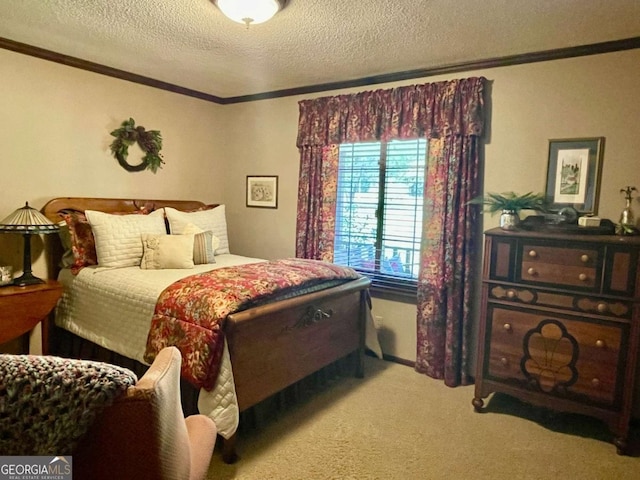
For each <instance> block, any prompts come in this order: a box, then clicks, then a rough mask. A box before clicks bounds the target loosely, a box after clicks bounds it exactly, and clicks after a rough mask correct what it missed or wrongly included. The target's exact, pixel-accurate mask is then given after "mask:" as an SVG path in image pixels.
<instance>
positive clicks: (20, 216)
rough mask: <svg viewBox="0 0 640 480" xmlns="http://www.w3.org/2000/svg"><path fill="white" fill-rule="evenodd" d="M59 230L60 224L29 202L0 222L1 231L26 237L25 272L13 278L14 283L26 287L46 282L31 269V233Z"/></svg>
mask: <svg viewBox="0 0 640 480" xmlns="http://www.w3.org/2000/svg"><path fill="white" fill-rule="evenodd" d="M57 231H58V226H57V225H56V224H55V223H53V222H51V221H50V220H49V219H48V218H47V217H45V216H44V215H43V214H41V213H40V212H39V211H38V210H36V209H35V208H33V207H30V206H29V202H27V203H26V204H25V206H24V207H22V208H19V209H18V210H16V211H15V212H13V213H12V214H11V215H9V216H8V217H6V218H5V219H3V220H2V221H1V222H0V233H20V234H22V236H23V237H24V252H23V262H22V263H23V273H22V275H21V276H19V277H18V278H15V279H14V280H13V284H14V285H18V286H20V287H25V286H27V285H34V284H37V283H44V280H42V279H40V278H38V277H36V276H34V275H33V273H32V271H31V235H34V234H39V233H54V232H57Z"/></svg>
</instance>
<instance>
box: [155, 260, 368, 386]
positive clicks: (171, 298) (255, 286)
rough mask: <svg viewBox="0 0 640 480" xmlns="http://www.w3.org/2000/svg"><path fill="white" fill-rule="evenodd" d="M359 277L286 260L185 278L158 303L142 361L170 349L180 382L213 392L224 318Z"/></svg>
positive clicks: (314, 263)
mask: <svg viewBox="0 0 640 480" xmlns="http://www.w3.org/2000/svg"><path fill="white" fill-rule="evenodd" d="M359 277H360V275H359V274H358V273H356V272H355V270H353V269H351V268H349V267H342V266H339V265H334V264H332V263H327V262H322V261H319V260H304V259H299V258H288V259H282V260H272V261H268V262H260V263H251V264H245V265H237V266H234V267H225V268H218V269H215V270H212V271H210V272H205V273H201V274H196V275H191V276H189V277H186V278H183V279H181V280H178V281H177V282H175V283H174V284H172V285H170V286H169V287H167V288H166V289H165V290H164V291H163V292H162V293H161V294H160V297H159V298H158V302H157V304H156V308H155V313H154V315H153V318H152V320H151V328H150V330H149V336H148V338H147V348H146V352H145V356H144V358H145V361H147V362H149V363H151V362H153V359H154V358H155V356H156V355H157V354H158V352H160V350H162V349H163V348H165V347H167V346H170V345H174V346H176V347H178V349H179V350H180V352H181V353H182V370H181V373H182V376H183V377H184V378H186V379H187V380H188V381H189V382H191V383H192V384H193V385H195V386H196V387H198V388H204V389H206V390H211V389H212V388H213V386H214V385H215V381H216V378H217V377H218V372H219V371H220V359H221V357H222V351H223V345H224V343H223V340H224V321H225V319H226V317H227V315H229V314H232V313H236V312H239V311H242V310H246V309H248V308H251V307H254V306H256V305H261V304H264V303H267V302H272V301H275V300H280V299H282V298H290V297H292V296H295V295H302V294H304V293H308V292H309V291H310V290H309V289H322V288H327V287H329V286H335V285H337V284H339V283H345V282H348V281H351V280H354V279H356V278H359Z"/></svg>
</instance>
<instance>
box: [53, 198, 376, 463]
mask: <svg viewBox="0 0 640 480" xmlns="http://www.w3.org/2000/svg"><path fill="white" fill-rule="evenodd" d="M42 211H43V213H44V214H45V215H46V216H47V217H48V218H49V219H51V220H52V221H54V222H60V225H65V223H68V220H69V215H76V216H77V215H79V216H83V215H84V216H87V217H89V216H91V218H92V220H94V223H92V225H91V227H90V228H93V231H94V233H96V237H95V241H96V246H95V247H96V249H97V250H99V253H101V254H102V258H107V256H106V253H105V252H106V251H107V248H108V247H109V245H111V244H112V243H114V241H111V242H106V239H105V238H104V235H103V232H102V230H99V229H100V228H102V225H101V224H100V222H99V221H98V220H96V219H103V218H105V216H104V214H108V215H107V216H106V218H107V219H108V220H109V222H111V221H112V220H115V221H116V223H117V224H118V225H119V224H120V223H118V222H127V221H131V222H133V223H135V224H136V225H137V224H138V223H143V222H147V221H148V222H153V225H154V228H155V226H156V225H157V221H156V220H154V219H152V217H154V216H155V217H161V218H162V221H163V225H164V226H165V227H166V228H167V229H169V228H170V227H172V226H176V225H178V223H175V222H174V223H171V222H172V221H174V220H175V218H178V219H180V221H182V220H184V219H186V220H185V221H188V220H191V219H200V218H212V215H214V214H215V215H217V217H216V218H218V219H221V220H220V222H218V223H215V225H214V227H212V229H213V230H216V229H217V231H216V232H215V233H216V235H214V236H213V237H206V242H205V244H206V245H207V246H208V245H209V242H210V241H211V238H213V239H214V248H216V247H217V248H216V250H215V260H214V261H215V263H214V264H211V263H206V262H205V263H200V264H196V265H193V267H192V268H184V269H182V268H174V265H173V264H172V263H171V262H173V260H170V261H169V267H167V268H151V269H144V268H141V267H140V266H135V265H128V264H121V263H119V262H122V258H123V257H124V256H126V255H125V254H124V253H123V252H127V251H128V250H127V248H124V247H122V248H116V249H113V251H112V252H111V254H112V255H113V257H112V258H113V259H115V260H113V262H115V263H112V264H109V263H108V262H106V261H105V265H108V266H107V267H105V266H103V265H102V264H89V265H83V268H75V267H77V265H76V264H72V268H68V266H69V263H70V262H68V263H67V264H66V265H67V268H59V265H61V261H62V260H61V259H62V258H63V257H64V256H67V257H68V256H69V252H68V251H66V250H68V249H69V245H65V246H64V247H63V245H62V243H66V242H60V240H59V239H48V240H49V242H50V244H49V245H48V250H49V251H50V252H51V255H50V256H49V259H50V268H51V270H52V272H53V274H52V276H54V277H55V278H58V279H59V280H60V281H61V282H62V283H63V285H64V294H63V297H62V299H61V301H60V302H59V305H58V307H57V309H56V316H55V325H54V326H53V327H52V329H53V330H54V331H55V330H57V331H59V332H64V334H65V335H67V337H68V336H69V335H70V336H71V337H72V338H79V339H82V340H83V341H88V342H89V344H92V345H93V346H94V347H96V348H98V349H99V351H110V352H112V353H114V354H115V355H114V356H113V357H110V361H113V362H114V363H116V360H114V359H119V360H122V362H121V361H119V360H118V361H117V363H120V364H122V363H125V361H126V363H125V365H124V366H130V365H131V363H130V362H133V364H134V365H138V366H140V365H141V366H144V365H149V364H150V363H151V361H152V358H153V357H152V356H149V355H150V352H149V349H150V348H151V347H150V345H153V344H154V342H152V341H151V338H152V331H153V330H154V325H155V322H156V320H157V319H158V318H163V317H162V315H161V314H162V312H161V310H160V309H159V307H160V304H161V298H164V297H166V295H167V292H168V291H170V290H171V288H172V287H174V286H176V285H178V284H180V285H182V287H181V288H182V289H183V290H185V289H186V290H189V289H190V288H191V287H190V286H189V288H187V287H185V286H184V285H190V284H186V283H185V282H187V279H186V278H185V277H192V276H194V277H198V278H199V277H200V274H201V273H202V274H203V275H202V276H203V277H205V276H207V275H209V273H205V272H210V271H211V272H212V273H211V275H214V273H213V271H214V270H217V269H220V270H219V271H217V272H216V273H215V275H218V274H219V273H220V272H223V271H224V272H233V274H234V275H235V274H236V272H239V271H241V269H243V268H245V266H249V267H251V268H257V267H260V268H262V269H263V270H264V269H265V268H267V263H277V262H281V261H279V260H278V261H270V262H267V261H265V260H263V259H255V258H248V257H242V256H238V255H234V254H231V253H230V251H229V250H228V239H227V238H226V219H225V218H224V206H223V205H221V206H216V205H205V204H204V203H203V202H199V201H184V200H179V201H171V200H135V199H109V198H78V197H75V198H74V197H61V198H55V199H52V200H50V201H49V202H48V203H47V204H46V205H45V206H44V207H43V209H42ZM94 212H99V213H100V215H101V216H100V217H99V216H98V214H96V213H94ZM201 212H209V213H201ZM218 212H219V213H218ZM140 213H143V214H145V215H144V217H145V218H144V219H142V218H139V219H138V218H134V216H133V215H134V214H140ZM116 214H117V215H118V216H121V217H122V220H120V219H115V218H113V217H115V216H116ZM170 215H172V216H171V218H169V216H170ZM205 216H206V217H205ZM147 217H148V220H147ZM65 220H66V222H65ZM195 223H198V222H195ZM187 225H188V226H184V225H183V227H184V228H185V229H186V228H189V227H193V226H194V225H193V224H191V223H188V224H187ZM144 228H146V227H144ZM185 232H186V230H185V231H184V232H183V233H185ZM196 232H197V233H195V234H193V233H192V236H191V237H190V238H192V239H193V238H198V237H202V235H204V233H207V234H209V233H210V231H207V232H203V231H202V229H201V228H200V229H199V230H196ZM177 233H180V232H177ZM164 234H165V235H166V231H165V232H164ZM194 235H195V236H194ZM184 236H186V235H184ZM50 237H52V236H50ZM171 237H181V235H171ZM60 238H63V236H62V235H61V237H60ZM107 238H108V237H107ZM144 238H145V239H146V238H147V237H146V236H145V237H144ZM153 238H156V240H157V238H158V237H156V236H154V237H153ZM160 239H161V240H163V241H164V240H165V239H166V237H164V236H161V238H160ZM221 239H222V240H221ZM169 240H176V241H177V240H180V241H183V240H184V239H182V238H180V239H177V238H175V239H173V238H172V239H169ZM216 240H217V243H215V241H216ZM116 243H117V242H116ZM105 245H107V247H105ZM123 245H124V244H123ZM147 246H149V250H147V249H146V247H147ZM98 247H100V248H98ZM151 248H152V247H151V243H150V241H149V242H147V243H145V250H144V257H143V259H142V262H143V263H144V262H145V259H147V253H148V252H151ZM168 251H169V250H168ZM171 251H172V250H171ZM74 253H76V254H77V253H78V252H77V251H75V252H74ZM85 253H86V252H84V251H81V252H80V254H81V255H80V256H81V257H82V254H85ZM154 258H156V259H157V258H160V259H162V258H164V257H160V256H158V257H154ZM172 258H173V257H172ZM194 258H195V253H194ZM76 260H77V255H76ZM291 260H292V261H294V262H295V260H293V259H291ZM126 261H129V260H128V259H127V260H126ZM138 261H139V259H138ZM162 261H165V260H162ZM283 261H284V260H283ZM285 262H286V261H285ZM96 263H97V262H96ZM112 267H115V268H112ZM340 275H341V278H333V279H329V280H327V281H326V282H319V281H318V282H315V283H314V285H313V287H312V288H308V286H307V287H305V288H303V289H296V290H295V294H294V293H292V290H291V289H289V290H288V291H287V294H286V295H282V294H280V295H278V296H274V297H273V298H269V299H268V301H264V300H263V301H260V302H256V303H255V304H251V303H249V304H246V303H245V304H244V307H243V308H240V309H238V310H237V311H236V310H230V311H229V312H228V314H226V312H227V311H226V310H223V313H222V314H221V315H224V316H223V318H222V319H221V321H220V323H219V325H220V327H219V328H220V337H221V338H222V347H220V348H219V350H220V352H221V353H220V354H219V362H217V367H216V373H215V378H213V377H212V379H211V381H209V383H206V382H205V380H203V382H204V383H197V382H198V380H199V378H200V377H198V376H197V375H195V374H194V375H195V376H194V377H188V376H186V377H187V378H189V380H190V381H189V382H183V383H184V384H186V385H187V386H186V390H185V389H183V400H185V402H187V403H188V402H191V405H185V411H193V410H194V408H197V409H198V410H199V411H200V412H201V413H204V414H207V415H209V416H210V417H212V418H213V419H214V421H216V424H217V425H218V427H219V428H218V430H219V434H220V435H221V437H222V440H223V448H222V451H223V458H224V460H225V461H226V462H233V461H235V459H236V458H237V456H236V452H235V444H236V439H237V435H238V423H239V419H240V413H241V412H243V411H246V410H247V409H250V408H251V407H253V406H255V405H257V404H258V403H260V402H262V401H263V400H265V399H267V398H268V397H270V396H272V395H274V394H275V393H277V392H279V391H282V390H283V389H285V388H287V387H289V386H291V385H293V384H294V383H296V382H298V381H300V380H302V379H304V378H305V377H307V376H309V375H311V374H312V373H314V372H317V371H319V370H320V369H322V368H324V367H326V366H328V365H331V364H333V363H335V362H337V361H339V360H341V359H344V358H347V357H349V358H352V359H355V361H354V362H353V363H355V375H356V376H358V377H362V376H363V375H364V357H363V356H364V352H365V346H366V343H367V340H366V337H367V327H366V326H367V324H368V323H369V324H370V325H371V323H372V322H371V314H370V308H371V306H370V300H369V296H368V287H369V285H370V282H369V280H368V279H366V278H364V277H361V276H359V275H356V276H355V277H353V278H347V277H346V276H345V277H342V274H340ZM216 281H220V280H216ZM205 286H206V285H205ZM189 291H190V290H189ZM199 292H200V293H198V298H205V297H207V298H208V295H203V294H202V290H200V291H199ZM212 296H213V294H212ZM169 303H171V302H169ZM191 303H193V302H189V304H191ZM217 303H219V302H217ZM180 325H181V327H180V328H182V327H183V322H180ZM166 328H167V327H166V326H161V327H159V328H156V329H159V330H163V329H166ZM216 328H217V327H216ZM200 330H201V329H200ZM200 330H198V332H200ZM212 330H213V329H212ZM180 332H182V330H180ZM206 333H207V334H211V331H208V332H206ZM214 333H215V332H214ZM51 338H52V339H53V340H52V342H55V343H57V341H56V340H55V339H60V338H62V337H60V336H59V335H57V334H55V332H54V333H52V334H51ZM169 338H172V337H169ZM194 338H195V337H194ZM206 338H209V337H206ZM369 338H371V337H369ZM180 341H184V338H182V337H181V338H180ZM195 343H197V342H195ZM161 346H162V345H158V348H161ZM59 347H60V345H56V344H52V345H51V346H50V348H51V351H52V352H60V350H59ZM179 348H181V347H180V346H179ZM216 348H217V347H216ZM375 348H376V347H374V350H375ZM206 350H207V352H210V351H213V349H210V348H207V349H206ZM95 352H96V350H95V349H93V348H92V349H86V348H84V347H83V348H81V349H79V350H76V352H75V356H80V357H83V358H87V357H92V356H95V355H96V354H95ZM64 353H65V354H68V353H69V352H68V351H66V352H64ZM151 353H152V352H151ZM204 356H205V355H204V353H203V354H202V355H201V354H200V353H198V352H195V351H193V348H192V347H186V352H183V357H185V358H187V357H188V358H187V363H190V361H191V360H190V359H192V358H195V359H196V360H195V361H200V360H201V357H204ZM207 358H208V357H207ZM93 359H95V358H93ZM98 359H100V358H98ZM205 363H206V362H205ZM212 363H213V362H212ZM195 371H196V372H197V369H196V370H195ZM194 378H195V381H194V380H193V379H194ZM202 378H206V379H208V378H209V377H202ZM194 385H199V386H200V387H201V388H197V387H196V386H194ZM203 385H206V387H203ZM189 390H192V391H193V392H197V393H193V394H191V395H185V392H188V391H189ZM189 399H190V400H189ZM193 403H197V407H195V406H194V405H193Z"/></svg>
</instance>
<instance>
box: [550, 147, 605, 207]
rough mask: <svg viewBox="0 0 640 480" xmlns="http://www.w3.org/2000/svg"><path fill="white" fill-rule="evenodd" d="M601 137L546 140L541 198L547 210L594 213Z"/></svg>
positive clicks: (601, 153)
mask: <svg viewBox="0 0 640 480" xmlns="http://www.w3.org/2000/svg"><path fill="white" fill-rule="evenodd" d="M603 152H604V137H594V138H573V139H562V140H549V164H548V167H547V185H546V191H545V197H546V200H547V204H548V205H549V210H551V211H552V212H558V211H560V210H562V209H563V208H565V207H572V208H574V209H575V210H576V211H577V212H578V214H579V215H595V214H596V213H598V197H599V194H600V176H601V173H602V158H603Z"/></svg>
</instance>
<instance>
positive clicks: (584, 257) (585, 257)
mask: <svg viewBox="0 0 640 480" xmlns="http://www.w3.org/2000/svg"><path fill="white" fill-rule="evenodd" d="M589 260H591V259H590V258H589V255H587V254H586V253H585V254H584V255H582V256H581V257H580V261H581V262H582V263H589Z"/></svg>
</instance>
